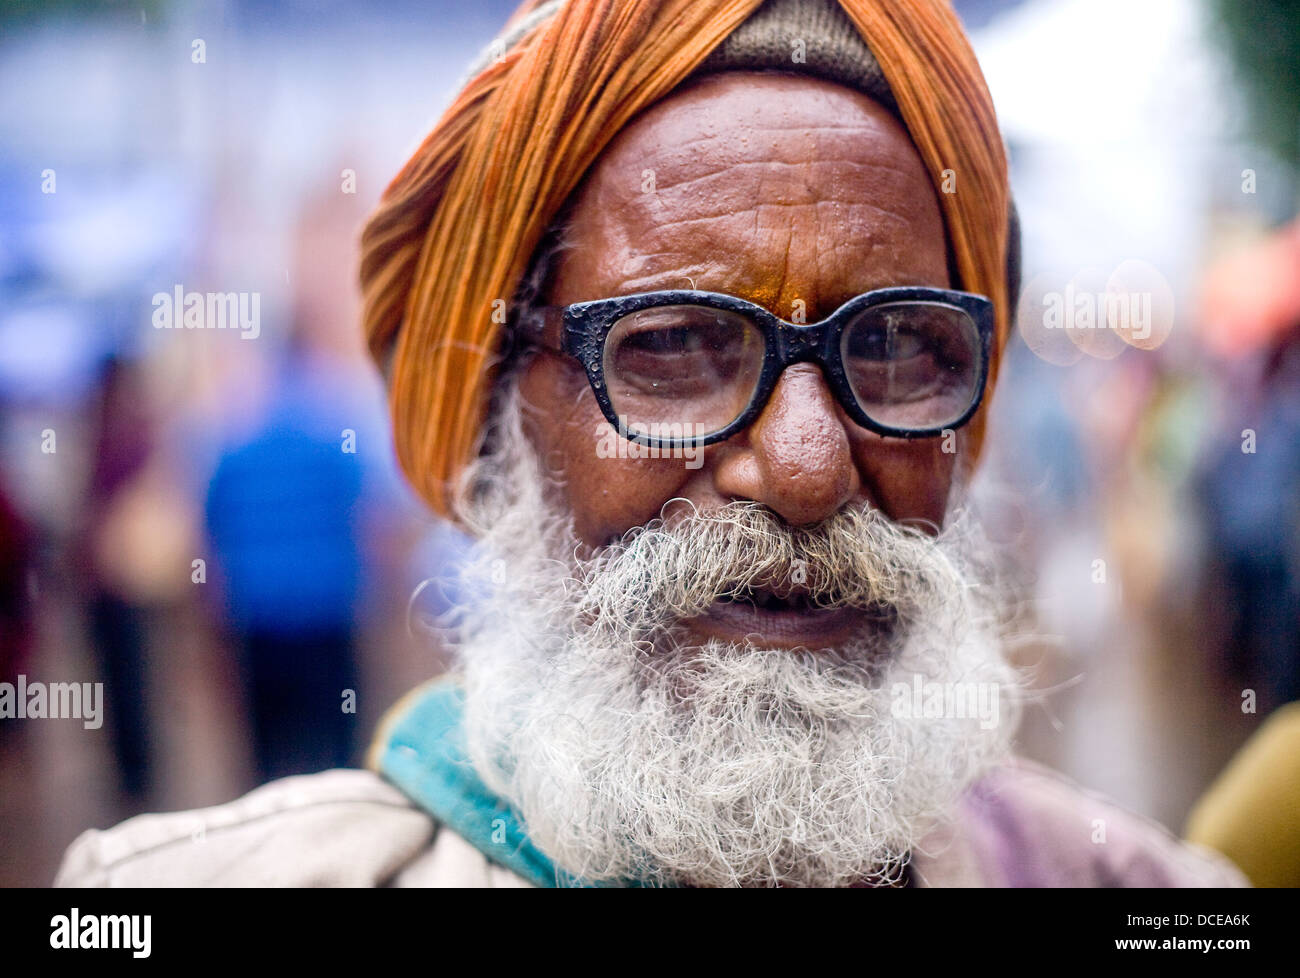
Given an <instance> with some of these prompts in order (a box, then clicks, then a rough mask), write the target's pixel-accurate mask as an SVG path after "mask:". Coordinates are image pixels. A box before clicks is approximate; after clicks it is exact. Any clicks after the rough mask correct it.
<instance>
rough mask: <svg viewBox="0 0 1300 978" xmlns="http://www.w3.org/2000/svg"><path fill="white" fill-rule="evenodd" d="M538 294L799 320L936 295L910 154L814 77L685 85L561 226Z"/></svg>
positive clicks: (604, 169)
mask: <svg viewBox="0 0 1300 978" xmlns="http://www.w3.org/2000/svg"><path fill="white" fill-rule="evenodd" d="M564 229H565V230H564V234H565V248H564V251H563V258H562V260H561V261H560V263H559V265H558V267H557V269H556V272H555V280H554V288H553V290H552V292H551V298H552V300H553V301H556V302H559V303H568V302H576V301H582V300H585V299H595V298H602V297H604V296H608V295H616V294H627V293H631V292H644V291H652V290H654V289H661V288H689V287H695V288H701V289H709V290H711V291H722V292H727V293H730V294H734V295H740V296H742V297H743V298H747V299H749V300H750V301H754V302H758V303H759V304H762V305H765V306H768V307H769V308H772V309H773V311H775V312H778V314H788V312H789V309H788V305H789V303H790V302H792V301H793V300H794V299H795V298H799V299H802V300H803V302H804V303H805V309H806V311H807V313H809V314H810V315H816V314H818V313H817V310H815V309H814V308H812V307H814V306H816V307H829V308H825V309H823V310H822V311H824V312H829V311H830V309H831V308H834V307H835V306H837V305H839V304H840V303H841V302H843V301H846V300H847V299H849V298H851V297H852V296H854V295H857V294H860V293H861V292H865V291H869V290H870V289H872V288H879V287H884V286H887V285H904V284H915V285H935V286H946V285H947V284H948V267H947V247H946V238H945V234H944V225H943V218H942V214H941V211H940V208H939V203H938V200H937V197H936V194H935V192H934V189H933V186H932V184H931V181H930V179H929V176H928V174H927V172H926V169H925V166H924V163H923V162H922V160H921V158H920V155H919V154H918V153H917V151H916V149H915V147H914V146H913V144H912V142H911V139H910V137H909V136H908V134H907V131H906V130H905V129H904V128H903V126H902V125H901V123H899V121H898V120H897V118H896V117H895V116H894V115H893V114H892V113H891V112H890V111H889V110H888V109H887V108H885V107H884V106H882V105H881V104H880V103H879V102H877V101H875V100H873V99H872V98H870V97H869V96H867V95H865V94H863V93H861V92H858V91H855V90H853V89H850V88H846V87H844V86H842V85H838V84H835V83H832V82H828V81H825V80H822V79H818V78H812V77H808V76H800V75H792V74H785V73H778V72H771V71H762V72H739V71H738V72H726V73H722V74H716V75H710V76H707V77H705V78H703V79H699V80H696V81H693V82H691V83H689V84H687V85H686V86H683V87H682V88H680V89H678V90H677V91H675V92H674V93H673V94H671V95H670V96H668V97H667V98H665V99H664V100H662V101H660V102H659V103H657V104H656V105H654V106H653V107H651V108H650V109H648V110H647V111H646V112H645V113H643V114H642V115H641V116H639V117H638V118H637V119H635V120H634V121H633V122H632V123H631V124H629V125H628V126H627V127H626V128H625V129H624V130H623V131H622V132H620V133H619V134H618V135H617V136H616V137H615V138H614V140H613V141H612V142H611V143H610V145H609V146H608V147H607V148H606V149H605V151H604V153H603V154H602V155H601V156H600V157H599V158H598V160H597V162H596V163H595V164H594V165H593V167H592V168H591V170H589V171H588V173H587V175H586V176H585V177H584V179H583V181H582V183H581V184H580V185H579V188H578V190H577V191H576V192H575V194H574V197H573V199H572V203H571V206H570V207H569V208H568V209H567V211H566V214H565V217H564ZM783 305H784V306H786V307H787V308H785V309H781V308H780V307H781V306H783Z"/></svg>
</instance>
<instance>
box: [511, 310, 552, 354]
mask: <svg viewBox="0 0 1300 978" xmlns="http://www.w3.org/2000/svg"><path fill="white" fill-rule="evenodd" d="M515 332H516V333H517V334H518V335H519V336H520V337H522V338H523V339H525V340H527V341H528V342H530V343H533V344H535V345H537V346H543V347H546V348H547V349H548V350H555V351H557V352H560V351H562V350H563V349H564V347H563V337H564V307H563V306H530V307H528V308H526V309H521V310H520V311H519V313H518V315H517V317H516V319H515Z"/></svg>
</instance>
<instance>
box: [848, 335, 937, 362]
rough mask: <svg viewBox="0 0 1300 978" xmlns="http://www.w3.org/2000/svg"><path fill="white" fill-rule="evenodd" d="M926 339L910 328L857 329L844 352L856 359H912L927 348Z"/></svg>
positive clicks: (850, 336) (850, 337)
mask: <svg viewBox="0 0 1300 978" xmlns="http://www.w3.org/2000/svg"><path fill="white" fill-rule="evenodd" d="M926 346H927V344H926V342H925V340H924V339H923V338H922V337H921V336H920V335H918V334H917V333H915V332H913V331H912V330H910V329H892V330H891V329H886V328H884V327H880V328H875V329H861V328H860V329H855V330H853V331H852V332H851V333H850V334H849V338H848V342H847V344H846V346H845V350H844V352H845V353H846V354H847V355H848V356H850V357H852V358H853V359H855V360H877V361H884V360H910V359H912V358H913V357H917V356H920V355H921V354H922V353H923V352H925V350H926Z"/></svg>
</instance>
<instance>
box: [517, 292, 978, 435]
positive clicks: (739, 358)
mask: <svg viewBox="0 0 1300 978" xmlns="http://www.w3.org/2000/svg"><path fill="white" fill-rule="evenodd" d="M516 328H517V330H518V332H519V335H520V336H521V337H522V338H524V339H526V340H528V341H530V342H532V343H534V344H537V345H539V346H542V347H545V348H547V349H550V350H553V351H556V352H559V353H565V354H567V355H569V356H571V357H573V358H575V359H576V360H577V361H578V362H579V363H581V364H582V366H583V368H584V369H585V371H586V373H587V380H588V381H589V382H590V384H591V389H592V392H593V393H594V394H595V395H596V401H597V402H598V403H599V404H600V409H601V412H602V413H603V414H604V415H605V417H606V419H608V421H609V423H610V424H612V425H613V426H614V428H615V429H616V430H617V431H618V433H619V434H620V435H621V436H622V437H624V438H626V439H628V440H629V441H636V442H639V443H640V444H642V445H647V446H650V447H655V448H672V447H681V446H688V445H689V446H702V445H709V444H713V443H714V442H719V441H723V440H725V439H727V438H730V437H731V436H732V435H734V434H736V433H737V432H739V431H741V430H742V429H744V428H746V427H747V426H749V425H750V424H752V423H753V422H754V421H755V420H756V419H757V418H758V416H759V415H760V414H761V413H762V411H763V408H764V406H765V405H766V404H767V401H768V398H770V397H771V395H772V391H773V390H774V389H775V388H776V384H777V380H778V378H779V377H780V376H781V372H782V371H783V370H785V368H786V367H788V366H790V364H793V363H803V362H809V363H815V364H817V365H818V366H820V367H821V369H822V372H823V374H824V375H825V377H826V380H827V382H828V384H829V386H830V389H831V391H832V392H833V393H834V394H835V397H836V399H837V400H838V401H839V403H840V404H841V405H842V406H843V408H844V410H845V412H846V413H847V414H848V416H849V417H850V418H852V419H853V421H854V422H856V423H857V424H858V425H860V426H862V427H863V428H866V429H867V430H869V431H874V432H876V433H877V434H880V435H886V436H890V437H894V438H930V437H934V436H937V435H940V434H942V433H943V432H944V431H947V430H951V429H956V428H959V427H961V426H962V425H964V424H965V423H966V422H967V421H969V420H970V419H971V417H972V416H973V415H974V413H975V411H976V409H977V408H978V407H979V404H980V401H981V400H982V398H983V396H984V388H985V384H986V383H987V380H988V369H989V355H990V347H991V342H992V335H993V304H992V302H990V301H989V300H988V299H987V298H985V297H984V296H980V295H974V294H972V293H969V292H953V291H949V290H947V289H932V288H923V287H916V286H903V287H895V288H887V289H877V290H875V291H872V292H867V293H865V294H863V295H860V296H857V297H856V298H853V299H850V300H849V301H848V302H846V303H844V304H843V305H842V306H840V307H839V308H838V309H837V310H835V312H834V313H832V314H831V315H830V316H828V317H827V318H826V319H823V320H822V321H821V322H819V323H811V324H806V325H805V324H800V323H790V322H786V321H785V320H783V319H780V318H779V317H777V316H775V315H773V314H772V313H771V312H769V311H768V310H766V309H764V308H763V307H762V306H759V305H755V304H754V303H752V302H747V301H746V300H744V299H740V298H737V297H736V296H731V295H723V294H720V293H717V292H701V291H697V290H694V289H678V290H669V291H662V292H643V293H638V294H636V295H624V296H615V297H613V298H609V299H596V300H594V301H591V302H578V303H574V304H573V305H570V306H544V307H541V308H535V309H531V310H526V311H525V312H524V313H523V314H521V315H520V316H519V318H518V320H517V323H516Z"/></svg>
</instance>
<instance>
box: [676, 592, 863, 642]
mask: <svg viewBox="0 0 1300 978" xmlns="http://www.w3.org/2000/svg"><path fill="white" fill-rule="evenodd" d="M684 624H685V625H686V627H687V628H688V629H689V630H690V631H692V632H694V633H696V634H697V635H699V636H701V637H704V638H717V639H721V640H723V641H728V642H749V643H751V644H755V645H761V646H764V647H769V648H790V649H793V648H801V647H802V648H809V649H820V648H833V647H835V646H839V645H842V644H844V643H846V642H848V641H850V640H852V639H853V638H855V637H861V636H862V635H863V634H865V633H867V632H868V631H872V630H878V629H880V628H882V627H884V625H885V619H884V617H883V616H882V615H881V614H879V613H872V612H869V611H864V610H863V609H861V608H850V607H843V606H840V607H829V608H825V607H817V606H816V605H815V604H814V603H813V602H812V601H811V600H810V599H809V597H808V595H807V594H805V593H801V592H797V591H796V592H787V593H786V594H783V595H782V594H778V593H776V592H774V591H769V590H763V589H757V590H753V591H749V592H746V593H745V594H743V595H740V596H737V597H733V598H724V599H719V600H717V601H714V602H713V604H712V605H710V606H709V608H708V610H707V611H705V612H704V614H702V615H699V616H697V617H695V618H692V619H690V620H689V621H687V622H685V623H684Z"/></svg>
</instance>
